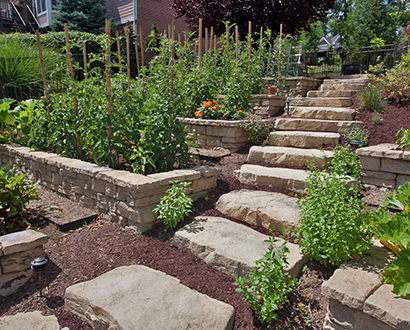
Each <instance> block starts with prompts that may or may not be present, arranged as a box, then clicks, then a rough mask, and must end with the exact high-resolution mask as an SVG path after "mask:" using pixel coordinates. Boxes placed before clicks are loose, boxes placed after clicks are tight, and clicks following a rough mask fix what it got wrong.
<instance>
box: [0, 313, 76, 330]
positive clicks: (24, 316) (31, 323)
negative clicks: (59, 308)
mask: <svg viewBox="0 0 410 330" xmlns="http://www.w3.org/2000/svg"><path fill="white" fill-rule="evenodd" d="M0 329H1V330H16V329H18V330H60V325H59V324H58V320H57V317H56V316H55V315H42V314H41V312H40V311H35V312H26V313H17V314H15V315H6V316H3V317H1V318H0ZM61 330H70V329H68V328H67V327H64V328H62V329H61Z"/></svg>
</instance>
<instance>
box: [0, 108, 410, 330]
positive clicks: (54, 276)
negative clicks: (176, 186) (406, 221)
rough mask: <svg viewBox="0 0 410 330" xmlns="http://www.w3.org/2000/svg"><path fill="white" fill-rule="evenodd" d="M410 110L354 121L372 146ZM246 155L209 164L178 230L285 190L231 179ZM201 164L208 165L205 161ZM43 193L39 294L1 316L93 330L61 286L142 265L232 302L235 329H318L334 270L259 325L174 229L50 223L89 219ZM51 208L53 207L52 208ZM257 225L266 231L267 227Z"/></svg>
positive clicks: (318, 270)
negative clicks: (40, 317) (61, 218)
mask: <svg viewBox="0 0 410 330" xmlns="http://www.w3.org/2000/svg"><path fill="white" fill-rule="evenodd" d="M409 111H410V106H409V105H407V106H402V107H400V108H399V107H395V106H393V105H388V110H387V112H386V113H384V114H383V122H382V125H373V124H372V123H371V115H372V114H371V113H369V112H367V111H365V110H360V113H359V119H360V120H363V121H364V122H365V125H366V126H367V128H368V130H369V132H370V139H369V144H370V145H375V144H379V143H393V142H395V139H396V138H395V137H394V135H395V134H396V132H397V130H398V129H399V128H400V127H401V126H404V127H405V128H410V116H408V113H409ZM369 118H370V119H369ZM247 152H248V150H247V149H244V150H242V151H241V152H239V153H234V154H232V155H230V156H227V157H224V158H222V159H220V160H218V161H217V162H216V163H215V164H213V163H211V164H213V165H215V166H217V167H219V168H221V170H222V174H221V175H220V176H219V178H218V187H217V189H215V190H214V191H213V192H212V193H210V194H209V195H208V196H206V197H205V198H201V199H199V200H198V201H196V202H195V203H194V212H193V213H192V214H191V215H190V217H188V218H186V220H185V221H184V222H183V223H181V224H179V226H178V227H177V228H176V230H178V229H179V228H180V227H182V226H184V225H185V224H187V223H189V222H190V221H192V219H193V217H195V216H197V215H200V214H205V215H215V216H219V215H220V213H219V212H218V211H217V210H216V209H215V202H216V201H217V200H218V198H219V196H221V195H222V194H224V193H226V192H229V191H231V190H235V189H243V188H246V189H255V190H256V189H263V190H267V191H276V192H281V193H285V194H289V193H290V191H288V190H285V189H278V188H271V187H255V186H250V185H245V184H242V183H240V182H239V181H238V180H236V179H235V178H234V177H233V175H232V172H233V170H236V169H239V168H240V166H241V165H242V164H244V163H246V157H247ZM202 162H204V163H209V160H208V161H202ZM40 194H41V200H40V201H36V202H34V203H31V204H30V210H29V214H30V217H29V220H30V221H31V222H32V226H34V227H36V228H38V230H39V231H41V232H43V233H45V234H46V235H48V237H49V241H48V243H47V244H46V245H45V251H46V254H47V258H48V259H49V264H48V266H47V270H46V272H45V273H44V274H43V276H42V284H41V285H42V287H43V297H40V296H39V282H38V279H32V280H31V281H29V282H28V283H27V284H26V285H24V286H23V287H21V288H20V289H19V290H18V291H17V292H16V293H15V294H13V295H11V296H8V297H0V315H13V314H16V313H18V312H28V311H34V310H40V311H42V312H43V313H44V314H46V315H50V314H54V315H56V316H57V318H58V320H59V322H60V325H61V326H67V327H69V328H70V329H71V330H75V329H91V328H90V327H89V326H88V325H87V324H86V323H85V322H84V321H82V320H81V319H79V318H78V317H76V316H74V315H73V314H72V313H70V312H68V311H66V310H65V309H64V292H65V289H66V288H67V287H68V286H70V285H72V284H75V283H78V282H82V281H86V280H90V279H93V278H95V277H97V276H99V275H101V274H103V273H105V272H107V271H110V270H112V269H114V268H116V267H119V266H126V265H134V264H141V265H145V266H148V267H151V268H153V269H157V270H160V271H163V272H165V273H167V274H169V275H171V276H174V277H176V278H178V279H179V280H180V281H181V283H183V284H184V285H187V286H188V287H190V288H192V289H194V290H197V291H199V292H201V293H204V294H206V295H208V296H210V297H212V298H215V299H218V300H220V301H224V302H226V303H228V304H230V305H232V306H233V307H234V308H235V311H236V316H235V324H234V329H242V330H250V329H267V328H268V327H269V326H272V327H273V328H277V329H295V330H296V329H322V325H323V320H324V316H325V313H326V305H327V302H328V300H327V298H325V297H324V296H322V295H321V293H320V288H321V284H322V283H323V281H325V280H327V279H328V278H329V277H330V276H331V275H332V274H333V271H334V269H333V268H325V267H323V266H321V265H319V264H318V263H316V262H309V263H307V265H306V266H305V267H304V270H303V272H302V274H301V275H300V277H299V279H298V285H297V287H296V289H295V291H294V292H293V293H292V294H290V296H289V303H287V304H285V305H284V306H282V308H281V309H280V310H279V311H278V319H277V321H274V322H272V324H267V323H263V324H261V323H259V322H258V320H257V316H256V315H255V314H254V312H253V311H252V310H250V309H249V308H248V307H247V304H246V303H244V302H243V300H242V294H241V293H239V292H237V291H236V287H235V286H234V285H233V281H234V278H232V277H230V276H227V275H225V274H223V273H221V272H220V271H218V270H215V269H214V268H213V267H211V266H209V265H208V264H206V263H205V262H203V261H202V260H201V259H199V258H198V257H196V256H195V255H193V254H192V253H190V252H189V251H188V250H185V249H177V248H174V247H172V246H171V240H172V237H173V235H174V232H175V230H166V229H165V227H164V226H163V225H161V224H160V225H158V226H156V227H155V228H153V229H152V230H150V231H148V232H146V233H144V234H139V235H138V234H136V233H134V232H131V231H126V230H124V229H123V228H121V227H120V226H119V225H117V224H114V223H110V222H107V221H105V220H103V219H102V217H100V216H98V217H97V218H96V219H94V220H93V221H91V222H90V223H86V222H84V221H81V220H80V221H79V222H77V228H71V229H70V228H69V227H59V226H57V225H55V224H53V222H52V221H51V220H53V221H54V222H55V221H56V220H55V218H56V215H55V214H56V212H57V211H56V210H58V212H64V213H65V214H70V213H71V212H74V211H75V212H77V215H76V216H79V217H80V219H81V214H83V215H84V217H86V216H88V215H89V210H87V209H84V208H82V207H81V206H79V205H77V204H76V203H73V202H71V201H70V200H68V199H66V198H64V197H61V196H58V195H56V194H55V193H51V192H48V191H44V190H43V189H40ZM363 195H364V198H365V201H366V202H367V203H369V204H373V205H377V204H380V203H382V201H383V196H384V193H383V192H381V191H379V190H369V191H366V192H363ZM50 206H54V207H52V208H51V209H50ZM58 212H57V213H58ZM53 214H54V215H53ZM53 218H54V219H53ZM231 220H233V219H231ZM78 225H80V226H79V227H78ZM254 229H256V230H258V231H261V232H264V233H266V234H269V232H268V231H267V230H266V229H263V228H254Z"/></svg>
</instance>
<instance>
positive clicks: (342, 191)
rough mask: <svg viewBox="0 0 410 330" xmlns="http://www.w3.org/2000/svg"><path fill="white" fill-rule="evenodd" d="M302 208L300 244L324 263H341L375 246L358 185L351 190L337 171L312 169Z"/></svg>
mask: <svg viewBox="0 0 410 330" xmlns="http://www.w3.org/2000/svg"><path fill="white" fill-rule="evenodd" d="M306 183H307V186H308V188H307V192H306V193H305V195H304V196H303V198H302V199H300V200H299V201H298V204H299V206H300V209H301V216H300V221H299V223H300V230H299V234H300V238H299V243H300V247H301V250H302V253H303V254H304V255H306V256H307V257H308V258H310V259H315V260H317V261H319V262H320V263H321V264H324V265H326V266H327V265H336V266H339V265H340V264H342V263H343V262H346V261H348V260H349V259H351V258H352V257H354V256H356V255H362V254H363V253H364V252H366V251H367V250H368V249H369V247H370V245H371V240H370V239H371V238H370V236H369V235H368V226H367V225H366V224H365V222H364V219H365V212H364V202H362V201H361V200H359V198H358V190H357V188H356V187H351V188H350V189H347V188H346V186H345V181H344V180H343V178H341V177H340V176H339V175H338V174H337V173H335V172H320V171H319V170H317V169H312V171H310V172H309V174H308V179H307V180H306Z"/></svg>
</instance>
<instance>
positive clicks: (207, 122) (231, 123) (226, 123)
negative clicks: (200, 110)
mask: <svg viewBox="0 0 410 330" xmlns="http://www.w3.org/2000/svg"><path fill="white" fill-rule="evenodd" d="M178 119H179V120H181V121H182V123H184V124H194V125H202V126H223V127H239V126H240V124H241V123H242V121H243V120H222V119H199V118H182V117H178Z"/></svg>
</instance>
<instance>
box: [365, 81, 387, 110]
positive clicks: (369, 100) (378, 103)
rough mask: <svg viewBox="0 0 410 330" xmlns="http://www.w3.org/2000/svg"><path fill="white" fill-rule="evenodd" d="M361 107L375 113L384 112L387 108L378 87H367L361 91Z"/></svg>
mask: <svg viewBox="0 0 410 330" xmlns="http://www.w3.org/2000/svg"><path fill="white" fill-rule="evenodd" d="M359 101H360V105H361V106H362V107H364V108H366V109H368V110H370V111H373V112H377V113H379V112H383V111H385V110H386V108H385V107H384V105H383V102H382V100H381V98H380V95H379V92H378V90H377V87H376V86H366V87H364V88H362V89H361V90H360V91H359Z"/></svg>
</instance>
